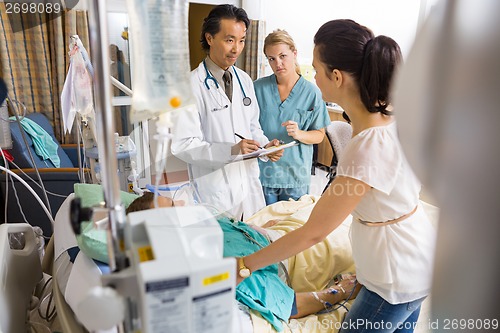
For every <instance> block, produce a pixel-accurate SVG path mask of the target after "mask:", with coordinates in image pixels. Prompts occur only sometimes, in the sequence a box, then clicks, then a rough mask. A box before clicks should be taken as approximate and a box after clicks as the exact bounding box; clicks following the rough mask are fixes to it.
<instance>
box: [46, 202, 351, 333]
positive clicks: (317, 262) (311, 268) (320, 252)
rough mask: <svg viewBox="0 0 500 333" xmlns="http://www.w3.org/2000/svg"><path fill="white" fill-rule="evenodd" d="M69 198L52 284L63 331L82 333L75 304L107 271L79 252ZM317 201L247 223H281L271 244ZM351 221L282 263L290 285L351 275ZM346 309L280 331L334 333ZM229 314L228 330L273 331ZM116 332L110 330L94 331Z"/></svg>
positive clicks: (255, 318) (277, 207)
mask: <svg viewBox="0 0 500 333" xmlns="http://www.w3.org/2000/svg"><path fill="white" fill-rule="evenodd" d="M73 198H74V194H71V195H70V196H69V197H68V198H67V199H66V200H65V202H64V203H63V204H62V206H61V208H60V209H59V211H58V213H57V215H56V219H55V221H56V223H55V228H54V258H55V260H54V268H53V278H54V281H57V283H55V287H54V289H56V290H55V292H54V294H55V297H56V305H57V308H58V314H59V316H60V321H61V323H62V325H63V327H64V325H68V326H67V328H66V329H65V331H66V330H67V331H71V332H86V331H87V329H86V328H85V327H83V325H81V324H79V323H78V319H77V318H78V317H79V304H80V302H81V300H82V299H83V298H84V297H85V296H86V294H87V293H88V292H89V291H90V290H92V288H94V287H95V286H100V285H101V274H103V273H106V272H107V271H106V270H107V267H106V266H105V265H102V264H101V263H99V262H97V261H95V260H93V259H91V258H89V257H88V256H87V255H85V254H84V253H83V251H80V250H79V249H78V242H77V240H76V237H75V235H74V233H73V231H72V230H71V227H70V224H69V223H68V221H67V220H68V216H69V207H70V202H71V200H72V199H73ZM317 199H318V197H314V196H304V197H303V198H301V200H299V201H296V202H295V201H289V202H278V203H276V204H273V205H271V206H268V207H266V208H264V209H263V210H261V211H259V212H258V213H256V214H255V215H254V216H252V217H251V218H250V219H249V220H248V222H249V223H252V224H255V225H259V226H260V225H262V224H264V223H265V222H267V221H268V220H270V219H280V220H283V221H281V222H280V223H278V224H277V225H275V226H273V227H271V228H269V229H270V230H269V235H270V237H271V239H272V240H273V239H274V240H275V239H277V238H279V237H280V236H281V235H283V234H284V233H286V232H288V231H291V230H294V229H296V228H298V227H300V226H301V225H302V224H304V223H305V221H307V218H308V216H309V214H310V212H311V210H312V208H313V207H314V204H315V203H316V201H317ZM124 203H126V200H125V201H124ZM350 223H351V220H350V219H347V220H346V221H345V222H344V223H343V224H342V225H341V226H340V227H339V228H338V229H337V230H335V231H334V232H333V233H332V234H331V235H330V236H329V237H327V239H325V240H324V241H323V242H321V243H320V244H318V245H316V246H314V247H313V248H311V249H309V250H306V251H304V252H303V253H301V254H299V255H297V256H295V257H293V258H290V259H289V260H287V261H285V266H286V267H287V268H288V272H289V275H290V280H291V286H292V287H293V288H294V290H295V291H299V292H300V291H315V290H322V289H324V288H325V287H326V285H327V284H328V283H329V282H330V280H331V279H332V277H333V276H335V275H336V274H338V273H346V272H353V271H354V263H353V261H352V256H351V247H350V241H349V237H348V230H349V226H350ZM311 263H314V264H311ZM349 307H350V302H348V303H347V304H346V307H345V308H343V307H341V308H339V309H338V310H336V311H333V312H330V313H325V314H318V315H310V316H307V317H305V318H301V319H298V320H294V319H292V320H290V321H289V322H288V323H284V332H325V333H326V332H337V331H338V325H339V323H340V322H341V320H342V319H343V316H344V315H345V312H346V310H347V309H348V308H349ZM232 311H233V325H232V329H233V330H232V331H233V332H238V333H252V332H254V333H267V332H276V330H274V329H273V327H272V325H271V324H270V323H269V322H268V321H266V320H265V319H264V318H263V317H262V316H260V314H259V313H258V312H254V311H253V310H250V311H249V310H248V309H247V308H245V306H241V305H240V304H238V303H237V302H236V300H235V302H234V306H233V309H232ZM74 314H76V316H74ZM70 327H71V328H70ZM115 331H116V330H115V329H111V330H106V331H99V332H100V333H112V332H115Z"/></svg>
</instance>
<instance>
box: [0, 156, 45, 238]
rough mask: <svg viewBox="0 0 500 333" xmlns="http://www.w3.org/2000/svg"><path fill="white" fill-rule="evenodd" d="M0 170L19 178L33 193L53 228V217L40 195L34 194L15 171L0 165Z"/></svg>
mask: <svg viewBox="0 0 500 333" xmlns="http://www.w3.org/2000/svg"><path fill="white" fill-rule="evenodd" d="M0 170H3V171H5V172H7V173H8V174H10V175H12V176H14V177H15V178H16V179H17V180H19V181H20V182H21V184H23V185H24V186H26V188H27V189H28V190H29V191H30V192H31V194H33V196H34V197H35V199H36V200H37V201H38V202H39V203H40V206H42V208H43V211H44V212H45V214H47V217H48V218H49V220H50V222H51V223H52V228H54V219H53V218H52V215H50V213H49V211H48V209H47V207H46V206H45V204H44V203H43V201H42V199H40V197H39V196H38V194H36V192H35V191H34V190H33V189H32V188H31V187H30V186H29V185H28V183H26V182H25V181H24V180H23V179H22V178H21V177H19V176H18V175H17V174H16V173H15V172H13V171H12V170H9V169H7V168H4V167H3V166H1V165H0ZM6 222H7V221H6Z"/></svg>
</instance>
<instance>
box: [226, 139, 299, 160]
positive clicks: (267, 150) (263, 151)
mask: <svg viewBox="0 0 500 333" xmlns="http://www.w3.org/2000/svg"><path fill="white" fill-rule="evenodd" d="M298 144H299V143H298V142H297V141H295V140H294V141H291V142H288V143H284V144H282V145H279V146H272V147H269V148H261V149H258V150H256V151H253V152H251V153H247V154H241V155H236V156H235V158H234V160H233V161H232V162H236V161H243V160H248V159H251V158H257V157H261V156H266V155H269V154H272V153H274V152H277V151H278V150H281V149H286V148H290V147H293V146H297V145H298Z"/></svg>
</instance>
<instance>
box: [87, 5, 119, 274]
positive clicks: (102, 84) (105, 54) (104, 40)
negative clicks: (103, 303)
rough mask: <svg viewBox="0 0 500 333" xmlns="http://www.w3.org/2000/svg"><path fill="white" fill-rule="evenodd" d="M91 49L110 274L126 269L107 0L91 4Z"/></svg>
mask: <svg viewBox="0 0 500 333" xmlns="http://www.w3.org/2000/svg"><path fill="white" fill-rule="evenodd" d="M88 5H89V6H88V7H89V8H88V10H89V32H90V48H91V54H92V60H93V65H94V99H95V110H96V126H97V140H98V152H99V164H100V167H101V177H102V185H103V189H104V200H105V202H106V207H107V208H108V209H109V224H108V233H107V234H108V253H109V266H110V269H111V271H120V270H122V269H124V268H126V260H125V259H126V257H125V252H124V249H123V248H122V247H121V246H120V244H124V242H123V240H124V239H123V229H124V223H125V211H124V208H123V205H122V203H121V198H120V186H119V179H118V173H117V170H118V162H117V158H116V149H115V140H114V133H115V121H114V113H113V110H112V106H111V98H112V93H111V81H110V77H111V76H110V71H109V66H108V63H109V43H108V22H107V10H106V2H105V0H88Z"/></svg>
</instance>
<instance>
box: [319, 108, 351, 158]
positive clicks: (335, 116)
mask: <svg viewBox="0 0 500 333" xmlns="http://www.w3.org/2000/svg"><path fill="white" fill-rule="evenodd" d="M328 113H329V115H330V120H331V121H334V120H340V121H345V120H344V118H343V117H342V113H338V112H336V111H329V112H328ZM317 149H318V155H317V156H318V158H317V159H316V163H317V164H321V165H325V166H330V163H331V162H332V157H333V151H332V146H331V145H330V142H329V141H328V138H327V137H326V134H325V137H324V138H323V141H322V142H321V143H319V144H318V146H317Z"/></svg>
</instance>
